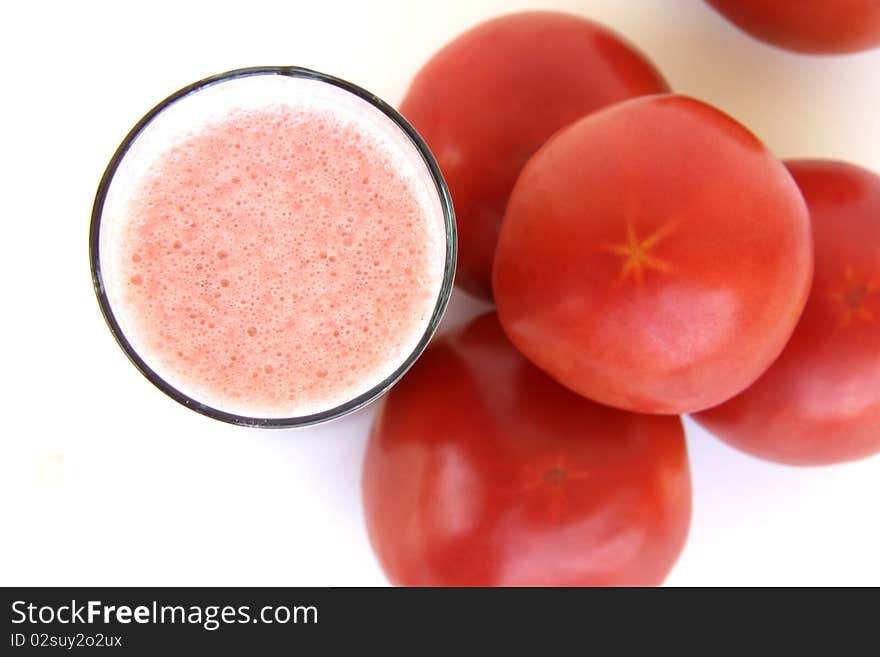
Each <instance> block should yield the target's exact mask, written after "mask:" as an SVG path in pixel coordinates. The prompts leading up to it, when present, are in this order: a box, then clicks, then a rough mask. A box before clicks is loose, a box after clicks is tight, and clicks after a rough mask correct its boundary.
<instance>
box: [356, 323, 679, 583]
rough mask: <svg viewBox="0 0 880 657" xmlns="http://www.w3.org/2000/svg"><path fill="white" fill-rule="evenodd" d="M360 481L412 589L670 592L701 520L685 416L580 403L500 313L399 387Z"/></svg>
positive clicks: (441, 349)
mask: <svg viewBox="0 0 880 657" xmlns="http://www.w3.org/2000/svg"><path fill="white" fill-rule="evenodd" d="M362 485H363V497H364V506H365V511H366V521H367V530H368V532H369V536H370V540H371V542H372V544H373V548H374V550H375V552H376V554H377V556H378V558H379V561H380V562H381V564H382V567H383V568H384V570H385V573H386V574H387V575H388V578H389V579H390V580H391V582H393V583H394V584H398V585H406V586H448V585H459V586H532V585H536V586H567V585H581V586H587V585H609V586H610V585H657V584H660V583H661V582H662V581H663V579H664V578H665V577H666V575H667V573H668V572H669V570H670V569H671V567H672V566H673V564H674V563H675V561H676V559H677V558H678V555H679V553H680V552H681V549H682V547H683V545H684V542H685V539H686V537H687V533H688V527H689V524H690V509H691V493H690V475H689V467H688V460H687V452H686V446H685V442H684V434H683V430H682V425H681V421H680V419H679V418H677V417H663V416H650V415H636V414H633V413H626V412H624V411H619V410H616V409H612V408H608V407H604V406H600V405H598V404H595V403H593V402H591V401H589V400H586V399H583V398H581V397H578V396H577V395H575V394H573V393H572V392H570V391H568V390H566V389H565V388H563V387H562V386H560V385H558V384H557V383H555V382H554V381H552V380H551V379H550V378H549V377H547V376H546V375H545V374H543V373H542V372H541V371H540V370H538V369H537V368H536V367H534V366H533V365H531V364H530V363H529V362H528V361H527V360H526V359H525V358H523V357H522V356H521V355H520V354H519V353H518V352H517V351H516V350H515V349H514V348H513V346H512V345H511V344H510V343H509V341H508V340H507V338H506V337H505V336H504V333H503V331H502V330H501V327H500V326H499V324H498V320H497V317H496V316H495V315H494V314H488V315H483V316H482V317H479V318H477V319H476V320H474V321H473V322H471V323H470V324H469V325H468V326H466V327H465V328H464V329H461V330H459V331H457V332H456V333H453V334H447V335H444V336H441V337H440V338H439V339H437V340H436V341H435V342H434V343H432V345H431V346H430V347H429V348H428V350H427V351H426V352H425V353H424V354H423V356H422V357H421V358H420V359H419V361H418V362H417V363H416V364H415V366H413V368H412V370H411V371H410V372H409V373H408V374H407V376H406V377H405V378H404V379H403V380H402V381H401V382H400V383H398V384H397V385H396V386H395V387H394V388H393V389H392V390H391V392H390V393H389V394H388V396H387V397H386V399H385V401H384V405H383V407H382V410H381V411H380V413H379V415H378V416H377V418H376V421H375V424H374V426H373V430H372V433H371V436H370V442H369V444H368V446H367V453H366V459H365V463H364V471H363V480H362Z"/></svg>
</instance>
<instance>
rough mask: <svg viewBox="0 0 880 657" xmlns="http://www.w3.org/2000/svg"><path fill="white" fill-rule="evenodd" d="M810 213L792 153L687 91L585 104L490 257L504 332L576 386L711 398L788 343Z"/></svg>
mask: <svg viewBox="0 0 880 657" xmlns="http://www.w3.org/2000/svg"><path fill="white" fill-rule="evenodd" d="M812 264H813V251H812V241H811V238H810V224H809V218H808V215H807V210H806V207H805V206H804V201H803V199H802V198H801V195H800V192H799V191H798V188H797V185H796V184H795V183H794V181H793V180H792V178H791V176H790V175H789V174H788V172H787V171H786V169H785V167H784V166H783V165H782V163H781V162H779V160H777V159H776V158H775V157H774V156H773V155H772V154H771V153H769V152H768V151H767V149H766V148H764V146H763V145H762V144H761V143H760V142H759V141H758V140H757V139H756V138H755V137H754V136H753V135H752V134H751V133H749V132H748V131H747V130H746V129H745V128H743V127H742V126H741V125H739V124H738V123H736V122H735V121H734V120H733V119H731V118H730V117H728V116H726V115H725V114H722V113H721V112H719V111H718V110H716V109H714V108H712V107H709V106H708V105H705V104H703V103H701V102H699V101H696V100H693V99H690V98H684V97H681V96H651V97H645V98H637V99H635V100H629V101H626V102H624V103H620V104H618V105H615V106H614V107H611V108H608V109H606V110H603V111H601V112H597V113H595V114H593V115H591V116H588V117H586V118H584V119H581V120H580V121H578V122H577V123H575V124H574V125H572V126H570V127H568V128H566V129H564V130H562V131H561V132H560V133H558V134H557V135H556V136H555V137H553V138H552V139H551V140H550V141H549V142H548V143H547V144H546V145H545V146H544V147H543V148H542V149H541V150H540V151H538V153H537V154H536V155H535V156H534V157H533V158H532V159H531V161H530V162H529V164H528V165H527V166H526V167H525V169H524V170H523V173H522V175H521V176H520V178H519V181H518V182H517V185H516V188H515V189H514V190H513V194H512V195H511V198H510V203H509V204H508V208H507V214H506V216H505V219H504V224H503V227H502V231H501V237H500V240H499V243H498V253H497V255H496V258H495V278H494V282H495V300H496V303H497V305H498V314H499V316H500V318H501V323H502V324H503V326H504V329H505V331H506V332H507V334H508V336H509V337H510V338H511V340H512V341H513V343H514V344H515V345H516V346H517V347H519V348H520V350H521V351H522V352H523V353H524V354H525V355H526V356H527V357H529V358H530V359H531V360H532V362H534V363H536V364H537V365H538V366H539V367H541V368H542V369H544V370H545V371H547V372H548V373H549V374H550V375H551V376H553V377H554V378H555V379H557V380H558V381H560V382H561V383H563V384H564V385H566V386H568V387H569V388H571V389H572V390H575V391H576V392H579V393H581V394H582V395H585V396H587V397H590V398H592V399H595V400H596V401H599V402H602V403H606V404H609V405H612V406H618V407H620V408H625V409H629V410H634V411H640V412H650V413H685V412H692V411H698V410H702V409H705V408H708V407H710V406H714V405H716V404H718V403H720V402H722V401H725V400H726V399H728V398H730V397H732V396H733V395H735V394H736V393H738V392H740V391H742V390H743V389H744V388H746V387H747V386H748V385H749V384H751V383H753V382H754V381H755V379H757V378H758V376H760V374H761V373H762V372H763V371H764V370H766V369H767V367H768V366H769V365H770V363H771V362H773V360H774V359H775V358H776V357H777V356H778V355H779V353H780V352H781V351H782V348H783V347H784V346H785V343H786V341H787V340H788V338H789V336H790V335H791V333H792V331H793V330H794V327H795V325H796V323H797V320H798V317H799V316H800V313H801V310H802V309H803V306H804V303H805V302H806V298H807V294H808V292H809V286H810V279H811V275H812Z"/></svg>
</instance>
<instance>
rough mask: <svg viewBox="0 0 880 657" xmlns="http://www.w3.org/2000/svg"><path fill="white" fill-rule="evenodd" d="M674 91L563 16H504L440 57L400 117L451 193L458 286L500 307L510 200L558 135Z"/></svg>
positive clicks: (627, 51) (598, 30) (624, 51)
mask: <svg viewBox="0 0 880 657" xmlns="http://www.w3.org/2000/svg"><path fill="white" fill-rule="evenodd" d="M665 91H668V86H667V84H666V82H665V81H664V80H663V78H662V77H661V75H660V74H659V73H658V72H657V70H656V69H655V68H654V67H653V65H652V64H651V63H650V62H648V61H647V60H646V59H645V58H644V57H643V56H642V55H641V54H640V53H638V52H637V51H636V50H635V49H633V47H631V46H630V45H628V44H627V43H626V42H624V41H623V40H622V39H621V38H620V37H618V36H617V35H616V34H614V33H613V32H611V31H609V30H608V29H606V28H604V27H602V26H600V25H598V24H596V23H593V22H591V21H588V20H586V19H583V18H580V17H577V16H573V15H569V14H564V13H558V12H547V11H531V12H522V13H516V14H511V15H508V16H502V17H500V18H496V19H493V20H490V21H488V22H486V23H482V24H480V25H478V26H477V27H475V28H473V29H471V30H469V31H467V32H465V33H464V34H462V35H461V36H459V37H458V38H457V39H455V40H454V41H452V42H451V43H450V44H448V45H447V46H446V47H444V48H443V49H442V50H440V51H439V52H438V53H437V54H436V55H435V56H434V57H433V58H432V59H431V60H430V61H429V62H428V63H427V64H426V65H425V66H424V68H422V70H421V71H420V72H419V73H418V74H417V75H416V77H415V79H414V80H413V82H412V85H411V86H410V89H409V91H408V92H407V94H406V97H405V98H404V100H403V102H402V104H401V106H400V110H401V112H402V113H403V115H404V116H406V117H407V119H409V121H411V122H412V123H413V125H414V126H415V128H416V130H418V131H419V133H420V134H421V135H422V137H424V139H425V141H426V142H427V143H428V146H429V147H430V148H431V150H432V152H433V153H434V155H435V156H436V157H437V160H438V162H439V164H440V169H441V170H442V172H443V175H444V177H445V179H446V182H447V183H448V185H449V189H450V192H451V194H452V200H453V202H454V204H455V214H456V220H457V223H458V245H459V246H458V269H457V272H456V283H457V284H458V285H459V287H461V288H462V289H464V290H466V291H467V292H470V293H471V294H474V295H476V296H478V297H481V298H484V299H491V296H492V290H491V274H492V259H493V256H494V252H495V243H496V241H497V239H498V230H499V226H500V224H501V218H502V216H503V214H504V207H505V205H506V203H507V197H508V196H509V194H510V190H511V189H512V188H513V184H514V182H515V181H516V177H517V175H518V174H519V172H520V170H521V168H522V166H523V164H525V162H526V160H528V158H529V157H530V156H531V155H532V154H533V153H534V152H535V151H536V150H538V148H539V147H540V146H541V145H542V144H543V143H544V142H545V141H546V140H547V139H548V138H549V137H550V136H551V135H552V134H553V133H554V132H556V130H558V129H559V128H561V127H563V126H564V125H567V124H568V123H571V122H572V121H574V120H575V119H578V118H580V117H581V116H583V115H584V114H587V113H589V112H592V111H595V110H597V109H599V108H602V107H605V106H606V105H609V104H611V103H614V102H617V101H620V100H624V99H627V98H631V97H633V96H637V95H642V94H653V93H660V92H665Z"/></svg>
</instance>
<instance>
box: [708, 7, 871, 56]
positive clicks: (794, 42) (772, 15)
mask: <svg viewBox="0 0 880 657" xmlns="http://www.w3.org/2000/svg"><path fill="white" fill-rule="evenodd" d="M706 1H707V2H708V3H709V4H710V5H712V6H713V7H715V9H717V10H718V11H719V12H721V13H722V14H724V15H725V16H726V17H727V18H728V19H729V20H731V21H732V22H733V23H735V24H736V25H737V26H739V27H740V28H742V29H743V30H745V31H746V32H748V33H749V34H751V35H752V36H754V37H756V38H758V39H761V40H762V41H766V42H767V43H772V44H773V45H776V46H780V47H782V48H788V49H789V50H796V51H799V52H806V53H817V54H835V53H848V52H857V51H859V50H866V49H868V48H874V47H876V46H880V0H706Z"/></svg>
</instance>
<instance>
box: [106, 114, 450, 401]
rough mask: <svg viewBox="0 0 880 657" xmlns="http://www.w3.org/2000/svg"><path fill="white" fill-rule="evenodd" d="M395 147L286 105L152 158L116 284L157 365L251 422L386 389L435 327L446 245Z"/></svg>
mask: <svg viewBox="0 0 880 657" xmlns="http://www.w3.org/2000/svg"><path fill="white" fill-rule="evenodd" d="M359 102H362V101H359ZM364 105H365V106H366V107H367V108H369V111H373V112H375V111H376V110H374V109H373V108H372V107H371V106H368V105H366V103H364ZM363 111H367V110H366V109H364V110H363ZM352 117H354V118H352ZM374 118H375V117H374ZM384 118H385V117H384V116H383V119H384ZM390 129H394V130H398V131H399V129H398V128H397V127H396V126H394V127H393V128H391V127H389V130H390ZM389 135H390V133H388V134H384V133H382V132H381V130H379V131H377V130H376V129H375V125H370V126H367V125H366V124H364V122H363V121H360V120H359V119H358V116H357V114H356V113H355V114H350V113H349V114H344V113H343V114H337V113H335V112H334V111H333V110H332V107H331V108H328V106H320V105H318V106H310V105H309V103H307V102H304V103H302V104H299V105H284V104H276V105H272V106H264V107H252V108H239V109H234V110H231V111H230V112H229V113H227V114H226V115H225V116H223V117H221V118H219V119H218V118H214V119H212V120H210V121H209V122H207V123H206V124H205V125H203V126H200V127H199V128H198V129H197V130H191V131H190V132H189V134H188V135H187V136H184V137H183V138H181V139H179V140H176V141H175V142H174V143H173V145H171V147H170V148H168V149H166V150H163V151H162V152H161V153H158V154H157V155H156V157H155V158H154V159H153V161H152V163H151V164H150V166H149V167H148V168H147V169H146V171H145V173H144V174H143V175H141V176H140V178H139V180H138V182H137V184H136V185H134V187H133V193H132V195H131V198H130V200H129V202H128V204H127V208H126V210H125V211H124V212H123V213H122V214H121V215H120V217H121V221H120V220H117V223H118V227H117V229H116V231H115V237H114V240H113V249H112V251H113V262H114V263H115V266H114V267H112V268H111V269H112V277H113V278H114V279H115V288H116V297H117V299H116V305H117V306H118V307H119V311H118V314H123V315H124V316H125V318H126V322H125V323H126V326H125V331H126V335H127V336H128V337H129V339H130V340H131V341H132V343H133V345H134V346H135V348H136V349H137V350H138V351H139V353H141V355H142V357H144V359H145V360H146V361H147V362H148V364H150V365H151V367H153V368H154V369H155V370H156V371H157V372H158V373H159V374H160V375H161V376H163V377H164V378H166V379H167V380H169V382H171V383H172V385H175V386H176V387H178V388H179V389H181V390H182V391H183V392H185V393H187V394H189V395H190V396H193V397H194V398H196V399H197V400H199V401H202V402H203V403H206V404H208V405H210V406H213V407H215V408H219V409H222V410H226V411H229V412H234V413H239V414H244V415H250V416H258V417H293V416H300V415H305V414H309V413H313V412H319V411H321V410H327V409H329V408H333V407H335V406H337V405H339V404H341V403H344V402H346V401H348V400H350V399H353V398H354V397H356V396H357V395H359V394H361V393H363V392H366V391H368V390H369V389H370V388H372V387H373V386H375V385H376V384H377V383H379V382H380V381H382V380H383V379H384V378H385V377H387V376H388V375H389V374H391V373H392V372H393V371H394V370H395V369H396V368H397V367H398V366H399V365H400V364H401V363H402V362H403V361H404V360H405V359H406V357H407V356H408V355H409V354H410V353H411V351H412V350H413V348H414V347H415V345H416V344H417V342H418V341H419V339H420V338H421V336H422V335H423V333H424V331H425V329H426V326H427V324H428V322H429V319H430V317H431V314H432V311H433V309H434V306H435V304H436V301H437V296H438V293H439V287H440V284H441V280H442V276H443V259H444V252H445V242H444V239H445V237H444V233H443V224H442V215H441V214H438V212H439V206H438V205H437V203H436V201H432V202H428V200H427V199H429V198H430V196H426V194H425V189H424V184H425V180H424V178H425V176H424V172H419V175H415V176H414V175H413V173H412V171H411V170H410V169H411V165H412V162H413V161H412V159H411V158H410V161H409V162H407V161H406V158H403V159H402V158H401V155H400V153H399V152H396V149H399V148H403V146H402V145H401V143H402V142H400V141H399V136H398V137H395V139H397V140H398V141H396V142H395V141H394V140H393V139H389V138H388V137H389ZM408 157H409V156H408ZM408 167H409V168H408ZM419 176H421V178H419ZM419 185H422V187H421V188H420V187H419Z"/></svg>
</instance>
